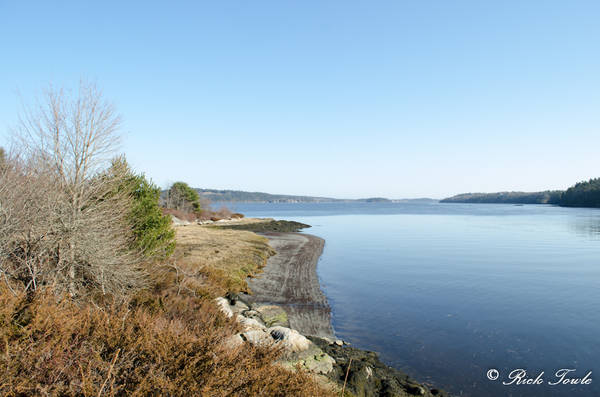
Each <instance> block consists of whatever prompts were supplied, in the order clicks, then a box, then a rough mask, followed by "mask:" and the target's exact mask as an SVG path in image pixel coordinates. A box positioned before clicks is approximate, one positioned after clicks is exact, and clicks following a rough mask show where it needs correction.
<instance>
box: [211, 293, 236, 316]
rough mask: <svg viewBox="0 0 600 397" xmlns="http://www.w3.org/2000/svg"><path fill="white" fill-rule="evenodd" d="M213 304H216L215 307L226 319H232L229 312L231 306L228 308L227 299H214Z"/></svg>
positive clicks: (231, 312)
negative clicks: (217, 307)
mask: <svg viewBox="0 0 600 397" xmlns="http://www.w3.org/2000/svg"><path fill="white" fill-rule="evenodd" d="M215 302H217V306H219V309H220V310H221V312H223V314H225V315H226V316H227V317H228V318H231V317H233V311H232V310H231V306H229V302H227V299H225V298H221V297H219V298H217V299H215Z"/></svg>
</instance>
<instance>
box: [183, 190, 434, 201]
mask: <svg viewBox="0 0 600 397" xmlns="http://www.w3.org/2000/svg"><path fill="white" fill-rule="evenodd" d="M195 190H196V191H197V192H198V194H199V195H200V196H201V197H202V198H205V199H208V200H209V201H211V202H246V203H334V202H337V203H339V202H356V203H391V202H394V203H435V202H437V201H438V200H434V199H430V198H416V199H394V200H392V199H388V198H384V197H369V198H361V199H337V198H331V197H315V196H295V195H290V194H271V193H263V192H245V191H242V190H217V189H201V188H195Z"/></svg>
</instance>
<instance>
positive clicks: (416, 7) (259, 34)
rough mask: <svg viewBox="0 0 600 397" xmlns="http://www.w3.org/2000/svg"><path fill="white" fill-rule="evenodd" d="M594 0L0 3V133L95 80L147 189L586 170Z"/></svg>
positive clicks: (594, 77)
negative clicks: (60, 93) (34, 105)
mask: <svg viewBox="0 0 600 397" xmlns="http://www.w3.org/2000/svg"><path fill="white" fill-rule="evenodd" d="M598 20H600V2H598V1H595V0H594V1H577V0H575V1H569V2H565V1H553V0H540V1H534V0H530V1H522V0H519V1H510V0H507V1H481V0H474V1H462V0H453V1H446V0H437V1H433V0H423V1H399V0H395V1H348V0H343V1H329V0H319V1H281V0H279V1H193V2H192V1H190V2H178V1H171V2H166V1H163V2H153V1H143V2H134V1H128V2H123V1H114V2H113V1H101V2H82V1H73V2H67V1H56V2H48V1H39V2H33V1H5V0H0V51H1V52H0V57H1V58H0V59H1V61H0V144H4V145H6V142H8V139H9V138H8V136H9V131H10V128H11V127H12V126H14V125H15V124H16V122H17V120H18V115H19V111H20V109H21V102H23V101H24V102H25V103H31V102H33V101H34V100H35V98H36V96H39V94H40V92H41V91H42V90H43V89H44V88H47V87H48V85H50V84H52V85H54V86H59V87H61V86H64V87H67V88H69V87H76V86H77V84H78V82H79V81H80V79H87V80H90V81H93V82H95V83H96V84H97V85H98V86H99V87H101V88H102V90H103V93H104V95H105V97H106V98H107V99H109V100H110V101H112V102H113V103H114V104H115V106H116V107H117V109H118V111H119V112H120V113H121V115H122V116H123V120H124V122H123V128H122V133H123V136H124V138H123V144H122V147H121V148H120V150H121V151H122V152H123V153H125V154H126V156H127V159H128V161H129V162H130V163H131V164H132V166H133V167H134V168H135V169H136V170H137V171H139V172H144V173H145V174H146V176H148V177H150V178H152V180H153V181H154V182H155V183H156V184H158V185H160V186H163V187H166V186H168V184H169V183H172V182H175V181H179V180H181V181H185V182H188V183H189V184H190V185H191V186H193V187H203V188H218V189H235V190H249V191H263V192H269V193H283V194H302V195H315V196H327V197H339V198H360V197H374V196H381V197H388V198H415V197H433V198H443V197H447V196H450V195H453V194H457V193H463V192H493V191H506V190H515V191H538V190H546V189H564V188H567V187H568V186H570V185H572V184H573V183H575V182H577V181H581V180H586V179H589V178H592V177H599V176H600V155H599V154H600V152H599V148H600V24H599V23H598Z"/></svg>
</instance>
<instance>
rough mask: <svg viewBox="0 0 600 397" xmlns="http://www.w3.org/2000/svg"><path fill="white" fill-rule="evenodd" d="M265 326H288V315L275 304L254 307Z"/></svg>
mask: <svg viewBox="0 0 600 397" xmlns="http://www.w3.org/2000/svg"><path fill="white" fill-rule="evenodd" d="M255 310H256V311H257V312H259V313H260V317H261V318H262V320H263V322H264V323H265V325H266V326H267V327H273V326H276V325H278V326H282V327H289V326H290V323H289V321H288V316H287V313H286V312H285V310H283V309H282V308H281V307H279V306H275V305H263V306H258V307H256V308H255Z"/></svg>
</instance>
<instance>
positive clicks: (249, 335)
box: [240, 329, 275, 346]
mask: <svg viewBox="0 0 600 397" xmlns="http://www.w3.org/2000/svg"><path fill="white" fill-rule="evenodd" d="M240 336H241V337H242V339H243V340H245V341H246V342H248V343H250V344H251V345H253V346H269V345H273V344H274V343H275V341H274V340H273V338H272V337H271V335H270V334H269V333H268V332H267V331H266V329H251V330H249V331H246V332H243V333H241V334H240Z"/></svg>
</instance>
